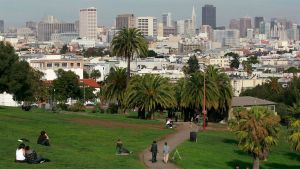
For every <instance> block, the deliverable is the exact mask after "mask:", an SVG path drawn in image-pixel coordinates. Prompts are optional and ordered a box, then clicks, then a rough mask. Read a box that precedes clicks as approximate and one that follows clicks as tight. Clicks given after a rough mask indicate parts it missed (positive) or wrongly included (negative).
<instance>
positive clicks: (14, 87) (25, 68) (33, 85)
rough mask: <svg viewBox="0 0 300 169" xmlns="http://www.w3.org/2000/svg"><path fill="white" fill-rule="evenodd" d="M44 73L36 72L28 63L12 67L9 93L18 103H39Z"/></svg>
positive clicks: (21, 62)
mask: <svg viewBox="0 0 300 169" xmlns="http://www.w3.org/2000/svg"><path fill="white" fill-rule="evenodd" d="M42 76H43V73H41V72H39V71H36V70H34V69H33V68H31V67H30V66H29V64H28V63H27V62H26V61H20V62H16V63H15V64H14V66H13V67H12V74H11V79H10V82H9V83H8V84H9V86H10V89H9V92H10V93H13V95H14V100H16V101H29V102H32V101H37V100H38V95H39V93H40V92H41V90H42V81H41V80H40V79H41V78H42Z"/></svg>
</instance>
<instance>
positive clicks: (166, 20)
mask: <svg viewBox="0 0 300 169" xmlns="http://www.w3.org/2000/svg"><path fill="white" fill-rule="evenodd" d="M162 23H163V26H164V27H172V26H173V25H172V14H171V13H170V12H169V13H164V14H163V15H162Z"/></svg>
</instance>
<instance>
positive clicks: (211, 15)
mask: <svg viewBox="0 0 300 169" xmlns="http://www.w3.org/2000/svg"><path fill="white" fill-rule="evenodd" d="M202 25H209V26H211V27H212V28H213V29H214V28H216V25H217V19H216V7H215V6H213V5H205V6H203V7H202Z"/></svg>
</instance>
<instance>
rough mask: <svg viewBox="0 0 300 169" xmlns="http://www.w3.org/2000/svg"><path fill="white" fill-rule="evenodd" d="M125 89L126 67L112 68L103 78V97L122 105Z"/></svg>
mask: <svg viewBox="0 0 300 169" xmlns="http://www.w3.org/2000/svg"><path fill="white" fill-rule="evenodd" d="M125 91H126V69H123V68H112V69H111V70H110V72H109V74H108V76H107V77H106V79H105V85H104V98H105V100H106V101H109V102H112V103H117V104H118V108H121V107H122V101H123V97H124V93H125Z"/></svg>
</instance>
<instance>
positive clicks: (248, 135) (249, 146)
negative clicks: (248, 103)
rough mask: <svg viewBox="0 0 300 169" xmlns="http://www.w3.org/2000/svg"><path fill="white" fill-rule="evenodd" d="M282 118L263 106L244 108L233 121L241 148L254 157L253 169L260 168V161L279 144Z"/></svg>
mask: <svg viewBox="0 0 300 169" xmlns="http://www.w3.org/2000/svg"><path fill="white" fill-rule="evenodd" d="M279 122H280V118H279V116H277V115H275V114H274V112H272V111H271V110H269V109H267V108H263V107H254V108H252V109H251V110H247V109H242V110H241V112H239V113H238V116H236V117H235V119H234V120H233V121H232V122H231V127H232V129H233V131H234V132H235V134H236V136H237V138H238V141H239V144H238V146H239V148H240V149H241V150H243V151H245V152H247V153H249V154H250V155H251V156H252V157H253V169H259V161H260V160H263V159H266V158H267V156H268V155H269V152H270V150H271V148H272V146H274V145H277V142H278V137H279V130H280V124H279Z"/></svg>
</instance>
